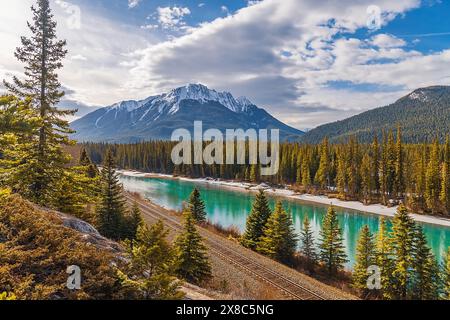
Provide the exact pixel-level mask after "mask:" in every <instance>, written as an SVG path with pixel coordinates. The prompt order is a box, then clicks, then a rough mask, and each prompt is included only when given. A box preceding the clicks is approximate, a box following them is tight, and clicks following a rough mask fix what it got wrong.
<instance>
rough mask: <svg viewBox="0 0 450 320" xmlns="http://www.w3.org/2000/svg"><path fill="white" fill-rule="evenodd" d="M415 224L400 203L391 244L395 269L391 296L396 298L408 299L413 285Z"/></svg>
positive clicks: (393, 226) (393, 225)
mask: <svg viewBox="0 0 450 320" xmlns="http://www.w3.org/2000/svg"><path fill="white" fill-rule="evenodd" d="M414 236H415V224H414V221H413V220H412V219H411V218H410V217H409V215H408V212H407V210H406V208H405V207H404V206H403V205H400V206H399V207H398V209H397V213H396V214H395V216H394V219H393V221H392V234H391V240H390V245H391V248H392V254H393V256H394V265H395V267H394V270H393V271H392V279H391V280H392V283H391V284H390V288H389V290H390V292H391V296H392V297H393V298H394V299H402V300H404V299H406V298H407V297H408V288H409V286H410V285H411V269H412V266H413V265H412V263H413V257H412V252H413V241H414Z"/></svg>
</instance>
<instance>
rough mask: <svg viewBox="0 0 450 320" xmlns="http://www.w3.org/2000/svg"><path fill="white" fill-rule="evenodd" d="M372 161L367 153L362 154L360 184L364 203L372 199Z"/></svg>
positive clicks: (373, 183)
mask: <svg viewBox="0 0 450 320" xmlns="http://www.w3.org/2000/svg"><path fill="white" fill-rule="evenodd" d="M372 166H373V163H372V160H371V159H370V156H369V154H368V153H366V154H364V157H363V159H362V162H361V168H360V171H361V173H360V174H361V185H362V195H363V197H364V203H369V202H370V201H371V199H372V192H373V190H374V189H375V179H374V177H373V176H372V174H373V168H372Z"/></svg>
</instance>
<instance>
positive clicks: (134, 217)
mask: <svg viewBox="0 0 450 320" xmlns="http://www.w3.org/2000/svg"><path fill="white" fill-rule="evenodd" d="M143 225H144V220H143V219H142V212H141V209H140V208H139V205H138V203H137V202H135V203H133V206H132V207H131V210H130V212H129V213H128V214H127V215H126V216H125V221H124V226H123V228H124V232H125V234H124V238H126V239H130V240H132V239H135V238H136V236H137V232H138V230H139V227H141V226H143Z"/></svg>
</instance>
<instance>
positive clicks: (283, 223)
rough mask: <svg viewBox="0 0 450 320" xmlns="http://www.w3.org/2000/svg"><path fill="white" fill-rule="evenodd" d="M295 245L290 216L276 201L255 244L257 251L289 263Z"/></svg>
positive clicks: (295, 240)
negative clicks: (262, 232)
mask: <svg viewBox="0 0 450 320" xmlns="http://www.w3.org/2000/svg"><path fill="white" fill-rule="evenodd" d="M296 247H297V235H296V234H295V230H294V226H293V223H292V219H291V216H290V215H289V214H288V213H287V212H286V211H285V210H284V208H283V204H282V203H281V202H280V201H278V202H277V204H276V206H275V210H274V212H273V213H272V215H271V216H270V217H269V219H268V220H267V224H266V226H265V228H264V234H263V236H262V237H261V238H260V241H259V242H258V245H257V251H258V252H260V253H262V254H264V255H266V256H268V257H270V258H272V259H275V260H277V261H280V262H283V263H290V262H292V259H293V257H294V253H295V249H296Z"/></svg>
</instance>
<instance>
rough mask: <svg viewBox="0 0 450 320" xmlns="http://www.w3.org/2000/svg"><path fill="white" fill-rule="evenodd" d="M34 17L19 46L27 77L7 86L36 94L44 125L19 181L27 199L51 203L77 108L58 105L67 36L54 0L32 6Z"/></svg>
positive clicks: (34, 101) (21, 93) (22, 95)
mask: <svg viewBox="0 0 450 320" xmlns="http://www.w3.org/2000/svg"><path fill="white" fill-rule="evenodd" d="M32 11H33V23H28V27H29V29H30V31H31V33H32V36H31V37H22V38H21V41H22V46H21V47H19V48H17V49H16V53H15V56H16V58H17V59H18V60H19V61H20V62H23V63H24V64H25V79H24V80H19V78H17V77H14V78H13V83H8V82H6V81H4V85H5V86H6V88H7V89H8V90H9V91H10V92H11V93H12V94H14V95H16V96H18V97H20V98H24V99H25V98H31V101H32V104H33V107H34V108H35V109H36V110H37V112H38V117H39V120H40V121H39V128H38V130H36V132H35V134H34V137H33V141H35V143H34V144H33V145H32V146H31V148H30V149H29V150H28V157H27V158H28V159H27V162H26V165H23V167H22V169H23V171H22V177H21V178H22V179H21V180H20V181H19V183H18V184H17V186H18V187H19V190H18V191H19V192H20V193H21V194H22V195H24V196H25V197H27V198H28V199H30V200H32V201H34V202H36V203H38V204H42V205H47V206H49V205H51V204H52V203H53V200H54V195H55V193H58V192H61V190H58V189H57V186H58V182H59V181H60V180H61V178H62V176H63V174H64V172H65V168H66V165H67V163H68V162H69V159H70V157H69V156H68V155H67V154H66V153H65V152H64V150H63V148H62V147H63V146H64V145H69V144H71V143H72V142H71V141H70V140H69V138H68V134H69V133H71V132H72V131H71V130H70V128H69V123H68V121H67V120H65V119H66V117H67V116H69V115H73V114H74V112H75V111H66V110H59V109H57V108H56V105H57V103H58V102H59V100H60V99H61V97H62V96H63V95H64V93H63V92H62V91H60V87H61V85H60V83H59V81H58V75H57V73H56V72H57V70H59V69H60V68H62V63H61V61H62V59H63V58H64V57H65V56H66V54H67V51H66V50H65V49H64V47H65V45H66V42H65V41H61V40H57V37H56V22H55V21H54V20H53V15H52V13H51V9H50V4H49V0H38V1H37V7H34V6H33V7H32Z"/></svg>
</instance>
